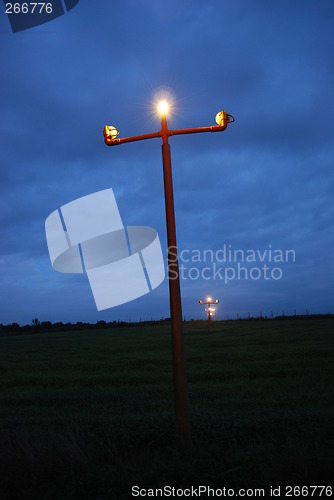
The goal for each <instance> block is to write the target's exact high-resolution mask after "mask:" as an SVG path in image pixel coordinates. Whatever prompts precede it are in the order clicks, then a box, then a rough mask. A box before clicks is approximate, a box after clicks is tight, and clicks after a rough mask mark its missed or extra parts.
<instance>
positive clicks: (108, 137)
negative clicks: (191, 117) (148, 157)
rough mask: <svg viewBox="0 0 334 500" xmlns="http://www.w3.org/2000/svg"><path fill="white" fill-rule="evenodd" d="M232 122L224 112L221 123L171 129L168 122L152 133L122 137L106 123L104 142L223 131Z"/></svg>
mask: <svg viewBox="0 0 334 500" xmlns="http://www.w3.org/2000/svg"><path fill="white" fill-rule="evenodd" d="M218 114H219V113H218ZM232 122H234V118H233V116H232V115H230V114H228V113H226V112H224V118H223V119H221V120H220V125H211V126H208V127H191V128H180V129H176V130H169V129H168V128H167V123H166V126H165V127H162V129H161V130H159V132H152V133H151V134H142V135H134V136H132V137H122V138H117V135H118V134H119V132H118V130H117V129H116V128H115V127H113V126H111V125H106V126H105V127H104V130H103V135H104V142H105V143H106V145H107V146H117V145H118V144H125V143H127V142H135V141H144V140H146V139H155V138H156V137H161V138H162V139H163V140H164V138H166V137H171V136H173V135H184V134H198V133H203V132H222V131H223V130H226V128H227V125H228V124H229V123H232Z"/></svg>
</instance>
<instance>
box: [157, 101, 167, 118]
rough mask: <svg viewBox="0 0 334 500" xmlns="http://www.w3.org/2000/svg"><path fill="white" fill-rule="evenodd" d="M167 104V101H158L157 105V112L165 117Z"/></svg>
mask: <svg viewBox="0 0 334 500" xmlns="http://www.w3.org/2000/svg"><path fill="white" fill-rule="evenodd" d="M168 108H169V106H168V102H167V101H160V102H159V104H158V111H159V113H160V114H161V115H166V114H167V112H168Z"/></svg>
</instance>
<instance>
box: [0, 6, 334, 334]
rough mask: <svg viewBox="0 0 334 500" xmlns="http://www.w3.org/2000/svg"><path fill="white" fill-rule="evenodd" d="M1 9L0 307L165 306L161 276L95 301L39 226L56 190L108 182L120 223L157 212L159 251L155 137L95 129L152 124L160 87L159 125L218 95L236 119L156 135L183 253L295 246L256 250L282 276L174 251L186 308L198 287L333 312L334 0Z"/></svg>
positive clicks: (33, 312)
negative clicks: (41, 15) (164, 100)
mask: <svg viewBox="0 0 334 500" xmlns="http://www.w3.org/2000/svg"><path fill="white" fill-rule="evenodd" d="M0 13H1V16H0V53H1V78H0V88H1V94H0V95H1V115H0V127H1V135H0V141H1V148H0V176H1V183H0V189H1V197H0V206H1V215H0V221H1V222H0V224H1V232H2V238H1V245H0V290H1V303H0V323H3V324H7V323H11V322H18V323H20V324H25V323H30V322H31V320H32V318H34V317H38V318H39V319H40V320H41V321H46V320H50V321H53V322H55V321H63V322H67V321H71V322H76V321H90V322H95V321H98V320H100V319H104V320H106V321H112V320H114V319H116V320H117V319H121V320H126V321H127V320H129V318H131V320H132V321H135V320H138V319H139V318H142V319H149V318H151V317H153V318H155V319H159V318H161V317H167V316H169V298H168V282H167V280H165V281H164V283H163V284H162V285H160V287H158V288H157V289H156V290H154V291H153V292H151V293H150V294H148V295H145V296H143V297H141V298H140V299H137V300H135V301H133V302H129V303H127V304H124V305H122V306H119V307H116V308H113V309H109V310H106V311H101V312H97V310H96V307H95V303H94V299H93V296H92V293H91V291H90V288H89V284H88V280H87V277H86V276H82V275H81V276H76V275H70V274H68V275H65V274H61V273H57V272H55V271H54V270H53V269H52V267H51V263H50V259H49V255H48V249H47V245H46V238H45V230H44V223H45V219H46V218H47V216H48V215H49V214H50V213H51V212H53V211H54V210H55V209H57V208H58V207H60V206H61V205H63V204H65V203H68V202H70V201H72V200H74V199H76V198H79V197H81V196H85V195H87V194H90V193H94V192H96V191H99V190H102V189H107V188H110V187H111V188H113V190H114V194H115V197H116V199H117V202H118V206H119V210H120V213H121V216H122V219H123V223H124V224H125V225H144V226H152V227H154V228H155V229H156V230H157V231H158V233H159V236H160V240H161V243H162V247H163V251H164V255H165V257H166V251H165V248H166V246H167V243H166V227H165V212H164V199H163V177H162V162H161V142H160V140H158V139H154V140H151V141H146V142H142V143H134V144H127V145H123V146H119V147H117V148H107V147H106V146H105V145H104V142H103V135H102V131H103V127H104V125H105V124H106V123H108V124H112V125H115V126H116V127H117V128H118V129H119V130H120V136H128V135H137V134H141V133H148V132H153V131H155V130H159V127H160V124H159V119H158V117H157V116H156V114H155V110H154V107H153V105H152V102H153V101H154V97H155V95H156V93H157V92H159V91H161V90H166V89H167V90H168V91H169V93H170V94H171V95H172V96H173V103H172V113H171V115H170V116H169V117H168V123H169V127H170V128H183V127H192V126H204V125H214V124H215V122H214V117H215V114H216V113H217V112H218V111H220V110H221V109H226V110H227V111H229V112H230V113H231V114H232V115H233V116H234V117H235V120H236V121H235V123H233V124H231V125H230V126H229V127H228V129H227V130H226V131H225V132H222V133H219V134H203V135H201V134H197V135H193V136H178V137H172V138H171V140H170V143H171V149H172V164H173V176H174V196H175V209H176V223H177V239H178V245H179V250H180V251H182V250H183V251H185V252H184V253H183V254H182V255H186V256H187V258H189V255H194V252H195V253H196V251H199V252H200V255H203V251H204V250H211V251H212V252H213V254H214V255H217V253H216V252H217V251H219V250H222V249H224V248H229V245H230V248H231V249H239V250H243V251H244V252H246V251H247V250H249V249H253V250H254V251H259V252H261V255H262V254H263V252H264V251H265V250H267V252H269V249H272V250H275V249H279V250H282V251H284V252H285V250H293V251H294V252H295V259H294V261H292V260H291V259H290V260H289V261H288V262H276V263H274V262H269V261H268V260H265V262H264V263H265V264H266V265H267V266H268V267H270V268H271V269H272V268H273V267H278V268H279V269H280V271H281V273H282V275H281V278H280V279H272V278H271V279H265V278H264V276H263V274H262V275H261V277H260V278H259V279H244V277H243V276H241V279H233V280H232V279H231V280H228V282H227V283H225V281H226V280H224V279H221V278H220V277H219V274H218V276H216V278H215V279H213V276H212V277H211V278H210V279H203V278H199V279H192V278H193V277H194V276H197V274H198V273H200V274H201V272H202V269H203V267H207V266H208V267H209V268H210V269H211V270H212V269H213V264H216V265H218V267H222V268H223V271H222V273H224V272H225V271H224V269H225V270H226V267H233V268H234V269H235V270H237V266H238V261H237V262H232V263H229V262H225V263H224V262H222V263H217V262H209V263H208V262H206V263H205V262H182V261H181V264H183V265H184V266H185V268H186V269H187V271H186V273H185V277H184V279H183V280H182V281H181V292H182V299H183V313H184V315H185V316H186V318H188V319H190V318H201V317H204V311H203V310H202V309H201V306H200V305H199V304H198V300H199V299H200V298H201V299H204V298H205V297H206V296H207V295H208V294H210V295H212V296H213V297H214V298H219V299H220V304H219V307H217V319H223V318H234V317H236V314H237V312H238V313H239V315H240V316H241V317H242V316H244V317H247V316H248V312H249V311H250V313H251V314H252V315H254V316H258V315H259V314H260V311H261V312H262V314H263V315H268V316H269V315H270V314H271V311H273V313H274V315H279V314H281V313H282V310H284V311H285V314H293V313H294V310H295V309H296V311H297V313H300V314H303V313H305V310H306V308H308V310H309V312H310V313H327V312H334V311H333V300H332V297H333V285H334V273H333V243H334V236H333V234H334V231H333V229H334V225H333V192H334V145H333V131H334V114H333V89H334V81H333V80H334V78H333V76H334V62H333V53H334V37H333V21H334V5H333V2H332V1H330V0H321V2H319V1H316V0H312V1H310V0H295V1H294V2H288V1H285V0H283V1H280V2H278V1H276V2H274V1H271V0H270V1H266V2H265V1H260V0H254V1H252V2H248V1H243V0H235V1H233V2H227V1H224V0H216V1H215V0H213V1H211V0H209V1H207V2H199V1H197V0H192V1H190V0H181V1H174V0H171V1H169V2H156V1H153V0H128V1H124V2H119V3H117V2H110V1H109V0H100V1H99V2H93V1H91V0H80V2H79V4H78V5H77V6H76V7H75V8H74V9H72V10H71V11H70V12H69V13H67V14H66V15H64V16H61V17H59V18H57V19H55V20H53V21H51V22H49V23H47V24H44V25H41V26H39V27H35V28H32V29H29V30H26V31H22V32H18V33H12V32H11V28H10V24H9V21H8V18H7V16H6V15H5V13H4V6H3V5H2V4H0ZM187 252H188V253H187ZM197 255H198V254H197ZM268 255H269V254H268ZM264 263H262V262H260V261H259V260H258V261H257V262H253V263H247V266H248V272H250V271H251V268H254V267H257V268H261V267H263V265H264ZM239 264H240V262H239ZM241 264H242V263H241ZM247 266H246V267H247ZM190 268H195V269H197V271H196V270H195V271H189V269H190ZM210 272H211V271H210ZM189 273H190V275H189ZM208 273H209V271H208ZM231 274H232V271H230V275H231ZM253 276H257V274H256V272H253ZM275 276H276V277H277V276H278V271H276V275H275Z"/></svg>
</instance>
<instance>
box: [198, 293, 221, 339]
mask: <svg viewBox="0 0 334 500" xmlns="http://www.w3.org/2000/svg"><path fill="white" fill-rule="evenodd" d="M206 300H207V302H203V301H202V300H200V301H199V303H200V304H201V306H206V305H207V306H208V308H207V309H205V312H206V313H208V331H210V326H211V318H212V316H214V315H215V310H216V309H215V308H214V307H211V306H212V304H218V302H219V300H218V299H216V300H212V298H211V297H208V298H207V299H206Z"/></svg>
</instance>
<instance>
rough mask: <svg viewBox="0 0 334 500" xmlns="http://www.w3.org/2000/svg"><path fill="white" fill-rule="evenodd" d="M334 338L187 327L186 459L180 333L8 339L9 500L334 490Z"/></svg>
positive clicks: (1, 372)
mask: <svg viewBox="0 0 334 500" xmlns="http://www.w3.org/2000/svg"><path fill="white" fill-rule="evenodd" d="M333 326H334V321H333V320H330V319H328V320H326V319H323V320H300V321H287V320H286V321H233V322H215V323H213V325H212V330H211V332H210V333H208V332H207V329H206V325H205V324H203V323H187V324H185V346H186V354H187V374H188V383H189V396H190V408H191V420H192V431H193V433H192V434H193V437H192V445H191V447H190V448H189V449H188V450H185V451H182V450H180V449H179V448H178V447H177V444H176V443H175V439H174V402H173V385H172V365H171V345H170V326H169V325H168V324H166V325H161V326H152V327H147V326H146V327H131V328H122V329H117V328H113V329H110V330H108V329H107V330H106V329H104V330H96V331H92V330H91V331H86V332H85V331H82V332H80V331H79V332H61V333H48V334H46V333H44V334H43V333H41V334H36V335H34V336H32V335H29V336H24V335H22V336H15V337H2V338H0V384H1V391H0V396H1V402H0V404H1V417H0V425H1V440H0V470H1V490H0V498H1V500H2V499H4V500H5V499H7V498H8V499H9V498H13V499H21V498H22V499H29V498H36V499H49V498H50V499H52V498H54V499H61V498H62V499H72V498H81V499H94V500H95V499H96V500H98V499H107V498H110V499H114V498H115V499H116V498H117V499H123V498H124V499H127V498H131V486H132V485H135V484H137V485H140V486H142V487H151V488H154V487H163V486H164V485H165V484H169V485H172V486H175V487H186V486H189V485H195V486H196V485H199V484H204V485H210V486H212V487H217V488H222V487H223V486H226V487H231V488H235V489H237V488H242V487H245V488H265V489H266V490H268V492H269V486H270V485H279V484H281V485H287V484H292V485H311V484H314V485H317V484H325V485H326V484H331V482H332V476H333V470H334V453H333V449H334V432H333V430H334V425H333V423H334V412H333V410H334V404H333V402H334V397H333V387H334V363H333V353H334V342H333V338H334V337H333V335H334V328H333ZM202 498H203V497H202Z"/></svg>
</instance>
